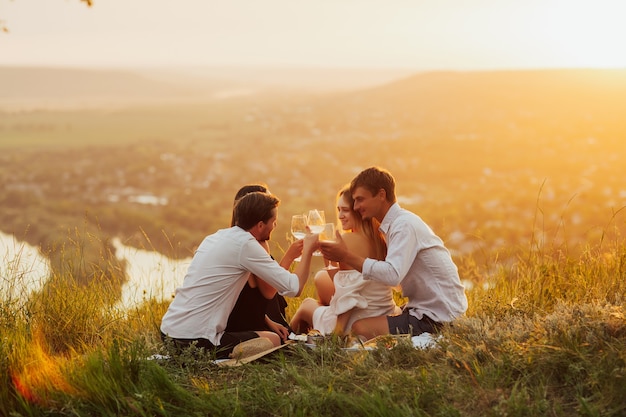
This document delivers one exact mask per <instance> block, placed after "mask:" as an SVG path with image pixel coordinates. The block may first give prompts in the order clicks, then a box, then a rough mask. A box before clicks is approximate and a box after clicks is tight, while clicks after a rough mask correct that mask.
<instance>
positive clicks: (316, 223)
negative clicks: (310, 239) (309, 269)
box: [307, 210, 326, 256]
mask: <svg viewBox="0 0 626 417" xmlns="http://www.w3.org/2000/svg"><path fill="white" fill-rule="evenodd" d="M307 219H308V221H307V224H308V226H309V230H310V231H311V233H315V234H316V235H319V234H320V233H322V231H323V230H324V225H326V218H325V217H324V211H323V210H311V211H309V216H308V217H307ZM313 255H315V256H322V252H320V251H318V250H316V251H315V252H313Z"/></svg>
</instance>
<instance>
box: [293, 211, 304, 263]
mask: <svg viewBox="0 0 626 417" xmlns="http://www.w3.org/2000/svg"><path fill="white" fill-rule="evenodd" d="M306 226H307V218H306V216H305V215H304V214H294V215H293V216H291V234H292V235H293V237H295V238H296V239H298V240H300V239H304V237H305V236H306ZM301 260H302V257H300V256H298V257H297V258H296V259H294V261H297V262H299V261H301Z"/></svg>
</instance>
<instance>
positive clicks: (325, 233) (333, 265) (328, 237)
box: [319, 223, 339, 271]
mask: <svg viewBox="0 0 626 417" xmlns="http://www.w3.org/2000/svg"><path fill="white" fill-rule="evenodd" d="M319 239H320V242H334V241H335V224H334V223H326V224H325V225H324V230H322V232H321V233H320V237H319ZM326 262H328V263H327V264H326V266H325V267H324V269H325V270H327V271H329V270H331V269H339V264H338V263H337V262H333V261H329V260H326V259H324V263H326Z"/></svg>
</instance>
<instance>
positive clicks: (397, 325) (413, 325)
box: [387, 308, 442, 336]
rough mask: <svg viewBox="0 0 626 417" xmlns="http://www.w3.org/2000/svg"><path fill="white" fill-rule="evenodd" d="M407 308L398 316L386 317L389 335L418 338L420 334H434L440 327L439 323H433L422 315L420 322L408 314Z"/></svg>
mask: <svg viewBox="0 0 626 417" xmlns="http://www.w3.org/2000/svg"><path fill="white" fill-rule="evenodd" d="M409 310H410V309H409V308H404V309H403V310H402V314H400V315H398V316H387V324H388V325H389V333H391V334H410V335H411V336H418V335H420V334H422V333H436V332H437V331H438V330H439V329H440V328H441V326H442V324H441V323H439V322H436V321H434V320H433V319H431V318H430V317H428V316H427V315H425V314H424V316H422V319H421V320H418V319H417V317H415V316H412V315H411V314H409Z"/></svg>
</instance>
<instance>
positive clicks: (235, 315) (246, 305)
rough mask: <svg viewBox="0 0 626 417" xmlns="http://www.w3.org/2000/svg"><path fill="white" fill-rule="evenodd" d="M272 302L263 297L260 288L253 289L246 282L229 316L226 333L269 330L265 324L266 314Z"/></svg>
mask: <svg viewBox="0 0 626 417" xmlns="http://www.w3.org/2000/svg"><path fill="white" fill-rule="evenodd" d="M270 301H272V300H268V299H267V298H265V297H263V294H261V291H260V290H259V287H255V288H252V287H251V286H250V283H248V282H246V285H244V287H243V289H242V290H241V293H240V294H239V298H238V299H237V302H236V303H235V307H233V311H231V313H230V316H228V323H227V324H226V331H227V332H241V331H246V330H269V329H268V327H267V324H266V323H265V314H266V312H267V307H268V305H269V303H270Z"/></svg>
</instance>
